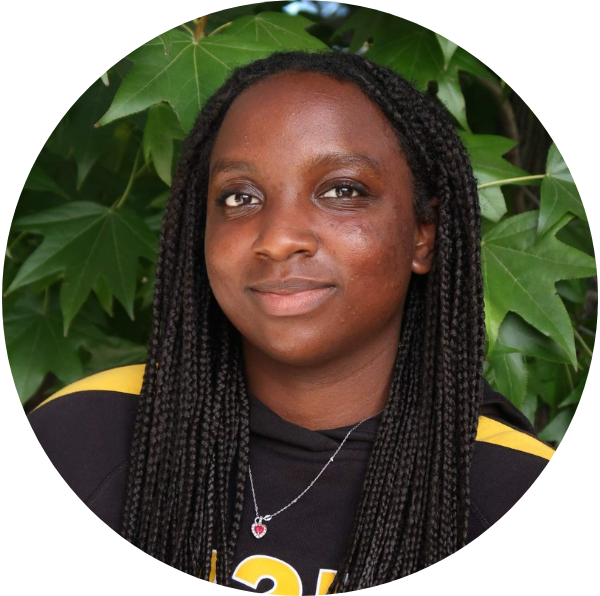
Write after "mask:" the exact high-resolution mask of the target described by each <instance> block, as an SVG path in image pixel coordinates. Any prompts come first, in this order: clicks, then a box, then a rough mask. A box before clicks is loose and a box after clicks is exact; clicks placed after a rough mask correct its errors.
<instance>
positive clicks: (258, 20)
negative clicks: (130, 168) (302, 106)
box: [98, 12, 326, 132]
mask: <svg viewBox="0 0 600 596" xmlns="http://www.w3.org/2000/svg"><path fill="white" fill-rule="evenodd" d="M310 24H311V21H309V20H308V19H305V18H304V17H300V16H291V15H286V14H281V13H270V12H266V13H261V14H259V15H256V16H247V17H242V18H241V19H238V20H237V21H235V22H234V23H233V24H232V25H230V26H229V27H227V28H226V29H225V30H224V31H223V32H222V33H219V34H217V35H214V36H209V37H204V38H201V39H199V40H198V41H194V40H193V39H192V38H191V37H190V36H189V35H188V34H187V33H183V32H181V31H179V30H172V31H171V32H169V35H170V47H169V54H165V46H164V44H163V41H162V40H161V39H160V38H158V37H157V38H155V39H153V40H152V41H150V42H148V43H147V44H144V45H143V46H141V47H140V48H138V49H137V50H135V51H134V52H133V53H132V54H131V55H130V59H131V60H133V62H134V65H133V66H132V68H131V69H130V71H129V72H128V73H127V76H126V77H125V79H124V81H123V83H122V84H121V86H120V87H119V90H118V91H117V94H116V95H115V98H114V101H113V103H112V105H111V106H110V108H109V110H108V111H107V112H106V114H104V116H103V117H102V118H101V119H100V121H99V122H98V124H101V125H102V124H107V123H108V122H112V121H113V120H116V119H117V118H122V117H123V116H127V115H128V114H133V113H135V112H140V111H142V110H145V109H146V108H149V107H150V106H151V105H154V104H157V103H159V102H161V101H167V102H168V103H169V104H170V105H171V107H172V108H173V110H174V111H175V113H176V114H177V117H178V119H179V122H180V124H181V127H182V128H183V130H184V131H186V132H189V130H190V129H191V128H192V125H193V123H194V120H195V118H196V116H197V114H198V112H199V110H200V108H201V107H202V105H203V104H204V102H205V101H206V99H207V98H208V97H210V96H211V95H212V94H213V93H214V92H215V91H216V90H217V89H218V88H219V87H220V86H221V85H222V84H223V82H224V81H225V79H226V78H227V77H228V76H229V75H230V73H231V71H232V69H233V68H235V67H236V66H241V65H243V64H247V63H248V62H252V61H253V60H256V59H257V58H263V57H265V56H268V55H269V54H271V53H272V52H274V51H276V50H291V49H305V50H316V49H325V48H326V46H325V44H323V43H322V42H321V41H319V40H318V39H317V38H315V37H313V36H312V35H310V34H308V33H307V32H306V31H305V30H304V29H305V28H306V27H307V26H308V25H310Z"/></svg>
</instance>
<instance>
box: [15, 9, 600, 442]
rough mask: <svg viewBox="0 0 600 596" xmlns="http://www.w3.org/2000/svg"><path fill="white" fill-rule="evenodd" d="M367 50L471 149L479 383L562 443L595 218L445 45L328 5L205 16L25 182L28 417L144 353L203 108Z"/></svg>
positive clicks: (579, 370) (490, 77) (591, 332)
mask: <svg viewBox="0 0 600 596" xmlns="http://www.w3.org/2000/svg"><path fill="white" fill-rule="evenodd" d="M326 47H330V48H335V49H338V50H343V51H350V52H359V53H361V54H364V55H366V56H367V57H369V58H370V59H372V60H374V61H376V62H380V63H382V64H385V65H387V66H389V67H391V68H393V69H395V70H397V71H398V72H400V73H402V74H403V75H405V76H407V77H408V78H410V79H411V80H413V81H414V82H415V83H416V84H417V85H418V86H419V87H420V88H422V89H424V90H427V91H428V92H429V93H431V94H432V95H434V96H436V97H437V98H438V99H439V101H441V102H443V103H444V104H445V105H446V107H447V108H448V110H449V111H450V113H451V114H452V115H453V117H454V119H455V121H456V126H457V128H458V129H459V130H460V132H461V134H462V135H463V139H464V140H465V143H466V144H467V147H468V149H469V151H470V154H471V158H472V161H473V165H474V168H475V173H476V176H477V178H478V180H479V184H480V199H481V205H482V214H483V216H484V241H483V246H482V258H483V267H484V279H485V292H486V326H487V331H488V342H487V349H486V364H485V375H486V377H487V378H488V380H489V381H490V383H491V384H492V385H493V386H494V387H496V388H497V389H498V390H500V391H501V392H502V393H504V394H505V395H506V396H507V397H509V398H510V399H511V400H512V401H513V403H515V404H516V405H517V406H518V407H519V408H520V409H521V410H522V411H523V412H524V413H525V414H526V415H527V416H528V418H529V419H530V420H531V421H532V422H533V423H534V426H535V428H536V430H537V431H538V432H539V433H540V435H541V437H542V438H544V439H545V440H547V441H549V442H553V443H554V444H557V443H558V442H559V441H560V440H561V439H562V436H563V435H564V432H565V431H566V429H567V427H568V424H569V422H570V420H571V418H572V416H573V414H574V412H575V409H576V406H577V404H578V402H579V399H580V397H581V392H582V390H583V384H584V382H585V379H586V376H587V371H588V369H589V366H590V360H591V354H592V347H593V342H594V338H595V328H596V312H597V283H596V278H595V275H596V270H595V262H594V259H593V245H592V240H591V235H590V231H589V227H588V225H587V221H586V216H585V211H584V209H583V205H582V203H581V198H580V197H579V194H578V192H577V189H576V187H575V184H574V182H573V179H572V177H571V175H570V173H569V171H568V168H567V166H566V164H565V163H564V161H563V160H562V158H561V156H560V153H559V152H558V150H557V148H556V147H555V146H554V145H552V141H551V139H550V138H549V136H548V134H547V133H546V131H545V130H544V128H543V127H542V125H541V124H540V123H539V121H538V120H537V119H536V118H535V115H534V114H533V113H532V112H531V111H530V110H529V108H528V107H527V106H526V105H525V104H524V103H523V102H522V101H521V99H520V98H519V97H518V95H517V94H516V93H515V92H514V91H513V90H512V89H510V88H509V87H508V86H507V85H506V84H505V83H504V82H503V81H502V80H501V79H500V78H499V77H498V76H496V75H495V74H494V73H493V72H491V71H490V70H489V69H488V68H487V67H486V66H485V65H483V64H482V63H481V62H479V61H478V60H477V59H476V58H474V57H473V56H471V55H470V54H468V53H467V52H466V51H464V50H463V49H462V48H459V47H457V46H456V45H455V44H453V43H452V42H451V41H449V40H446V39H444V38H442V37H441V36H439V35H436V34H435V33H433V32H431V31H429V30H427V29H423V28H422V27H420V26H418V25H415V24H413V23H411V22H407V21H404V20H402V19H399V18H397V17H393V16H391V15H388V14H385V13H381V12H378V11H373V10H370V9H364V8H360V7H355V6H352V5H347V4H340V3H334V2H293V3H289V2H267V3H261V4H253V5H248V6H241V7H236V8H233V9H230V10H225V11H222V12H219V13H215V14H211V15H208V16H204V17H201V18H199V19H196V20H194V21H192V22H189V23H185V24H183V25H182V26H181V27H178V28H176V29H174V30H172V31H169V32H166V33H165V34H164V35H161V36H159V37H158V38H156V39H155V40H151V41H150V42H148V43H147V44H145V45H144V46H142V47H140V48H138V49H137V50H136V51H134V52H133V53H132V54H131V55H130V56H128V57H127V58H126V59H124V60H122V61H121V62H120V63H118V64H116V65H115V66H114V67H113V68H111V69H110V70H109V71H108V72H107V73H105V74H104V75H103V76H102V77H101V79H99V80H98V81H97V82H96V83H95V84H94V85H92V86H91V87H90V88H89V89H88V90H87V91H86V92H85V93H84V95H82V97H81V98H80V99H79V100H78V101H77V102H76V103H75V104H74V105H73V106H72V108H71V109H70V110H69V112H68V113H67V114H66V115H65V117H64V118H63V119H62V120H61V122H60V123H59V124H58V126H57V127H56V129H55V130H54V132H53V133H52V135H51V137H50V138H49V139H48V142H47V143H46V145H45V146H44V148H43V149H42V151H41V153H40V155H39V157H38V159H37V160H36V162H35V164H34V166H33V168H32V170H31V173H30V175H29V177H28V179H27V182H26V184H25V188H24V190H23V193H22V195H21V198H20V200H19V204H18V206H17V209H16V212H15V219H14V221H13V225H12V228H11V234H10V236H9V241H8V246H7V251H6V260H5V267H4V276H3V292H4V299H3V315H4V327H5V337H6V344H7V349H8V354H9V360H10V364H11V369H12V372H13V376H14V379H15V383H16V386H17V390H18V393H19V395H20V397H21V400H22V401H23V403H24V405H25V408H26V410H29V409H31V408H32V407H34V406H35V405H36V404H38V403H39V402H40V401H41V400H43V399H44V398H45V397H46V396H48V395H49V394H51V393H52V392H53V391H55V390H56V389H58V388H60V387H61V386H63V385H64V384H67V383H70V382H72V381H74V380H77V379H79V378H81V377H83V376H85V375H87V374H91V373H93V372H97V371H99V370H104V369H106V368H109V367H112V366H119V365H124V364H129V363H133V362H140V361H142V360H143V358H144V354H145V347H144V344H145V341H146V336H147V333H148V330H149V325H150V317H151V309H150V305H151V298H152V287H153V278H152V273H153V264H154V261H155V257H156V247H157V243H158V231H159V229H160V222H161V218H162V213H163V209H164V206H165V203H166V200H167V197H168V191H169V185H170V183H171V176H172V172H173V166H174V163H176V160H177V157H178V154H179V152H180V149H181V140H182V139H183V137H184V136H185V133H186V132H187V131H188V130H189V129H190V127H191V125H192V123H193V118H194V116H195V114H196V113H197V111H198V109H199V107H201V105H202V103H203V101H204V100H205V99H206V97H208V96H209V95H210V94H211V93H212V92H213V91H215V90H216V89H217V88H218V86H219V85H220V84H221V83H222V82H223V81H224V79H225V78H226V76H227V74H228V72H229V71H230V69H231V68H232V67H234V66H236V65H238V64H243V63H245V62H248V61H250V60H253V59H256V58H259V57H262V56H266V55H268V54H269V53H271V52H273V51H276V50H278V49H320V48H326Z"/></svg>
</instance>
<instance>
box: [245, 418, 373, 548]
mask: <svg viewBox="0 0 600 596" xmlns="http://www.w3.org/2000/svg"><path fill="white" fill-rule="evenodd" d="M381 412H383V410H381V411H379V412H377V414H373V415H372V416H368V417H367V418H363V419H362V420H361V421H360V422H358V423H357V424H355V425H354V426H353V427H352V428H351V429H350V430H349V431H348V432H347V433H346V436H345V437H344V440H343V441H342V442H341V443H340V445H339V447H338V448H337V449H336V450H335V453H334V454H333V455H332V456H331V457H330V458H329V459H328V460H327V463H326V464H325V465H324V466H323V468H322V469H321V471H320V472H319V473H318V474H317V475H316V476H315V477H314V478H313V481H312V482H311V483H310V484H309V485H308V486H307V487H306V488H305V489H304V490H303V491H302V492H301V493H300V494H299V495H298V496H297V497H296V498H295V499H293V500H292V501H290V502H289V503H288V504H287V505H286V506H285V507H282V508H281V509H280V510H279V511H276V512H275V513H270V514H268V515H260V514H259V513H258V504H257V502H256V492H255V491H254V480H253V479H252V468H251V467H250V464H248V474H249V475H250V488H252V499H253V500H254V511H255V512H256V517H255V518H254V523H253V524H252V528H251V530H252V534H253V535H254V537H255V538H263V537H264V536H265V535H266V533H267V526H266V524H265V522H269V521H271V520H272V519H273V518H274V517H275V516H276V515H279V514H280V513H283V512H284V511H285V510H286V509H287V508H288V507H291V506H292V505H293V504H294V503H296V502H297V501H299V500H300V499H301V498H302V497H303V496H304V495H305V494H306V493H307V492H308V491H309V490H310V489H311V488H312V487H313V485H314V484H315V482H316V481H317V480H318V479H319V478H320V476H321V474H322V473H323V472H324V471H325V470H326V469H327V466H329V464H330V463H331V462H333V460H334V458H335V456H336V455H337V454H338V453H339V452H340V449H341V448H342V447H343V446H344V443H345V442H346V441H347V439H348V437H349V436H350V435H351V434H352V432H353V431H355V430H356V429H357V428H358V427H359V426H360V425H361V424H362V423H363V422H366V421H367V420H369V419H370V418H374V417H375V416H378V415H379V414H381Z"/></svg>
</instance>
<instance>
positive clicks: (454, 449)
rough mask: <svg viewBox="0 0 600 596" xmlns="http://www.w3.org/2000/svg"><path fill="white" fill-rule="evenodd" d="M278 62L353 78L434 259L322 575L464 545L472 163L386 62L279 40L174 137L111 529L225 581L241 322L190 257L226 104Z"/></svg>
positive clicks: (430, 557)
mask: <svg viewBox="0 0 600 596" xmlns="http://www.w3.org/2000/svg"><path fill="white" fill-rule="evenodd" d="M284 71H297V72H315V73H321V74H324V75H327V76H330V77H333V78H335V79H337V80H341V81H349V82H351V83H353V84H355V85H357V86H358V87H359V88H360V89H361V90H362V92H363V93H364V94H365V95H366V96H367V97H368V98H369V99H370V100H371V101H373V102H374V104H375V105H377V106H378V107H379V109H380V110H381V112H382V113H383V114H384V115H385V116H386V118H387V120H388V121H389V123H390V125H391V127H392V128H393V129H394V130H395V132H396V135H397V138H398V142H399V146H400V149H401V152H402V154H403V155H404V157H405V159H406V161H407V163H408V165H409V168H410V170H411V173H412V178H413V197H414V198H413V202H414V209H415V212H416V215H417V217H418V218H420V220H421V221H424V220H430V219H431V218H432V217H434V214H433V213H432V210H431V206H430V199H432V198H435V199H436V201H437V218H438V231H437V236H436V247H435V257H434V263H433V267H432V269H431V271H430V272H429V273H428V274H427V275H423V276H421V275H414V274H413V276H412V279H411V281H410V285H409V289H408V294H407V298H406V301H405V306H404V314H403V319H402V329H401V337H400V342H399V347H398V352H397V357H396V360H395V363H394V370H393V375H392V382H391V386H390V389H389V396H388V400H387V405H386V407H385V410H384V412H383V415H382V419H381V422H380V424H379V428H378V431H377V436H376V439H375V443H374V446H373V451H372V454H371V457H370V460H369V465H368V469H367V473H366V477H365V480H364V486H363V490H362V496H361V499H360V503H359V507H358V511H357V514H356V517H355V521H354V527H353V530H352V535H351V537H350V540H349V548H348V550H347V552H346V555H345V558H344V560H343V561H341V562H340V565H339V568H338V572H337V574H336V576H335V578H334V580H333V583H332V584H331V587H330V593H331V592H345V591H350V590H357V589H361V588H366V587H369V586H374V585H378V584H382V583H385V582H389V581H392V580H394V579H397V578H400V577H403V576H406V575H408V574H410V573H414V572H415V571H418V570H420V569H423V568H424V567H427V566H428V565H431V564H433V563H435V562H436V561H439V560H440V559H442V558H444V557H446V556H448V555H450V554H452V553H454V552H455V551H456V550H458V549H460V548H461V547H462V546H463V545H464V544H465V542H466V538H467V522H468V515H469V470H470V464H471V459H472V453H473V446H474V441H475V434H476V427H477V419H478V408H479V403H480V399H481V395H482V364H483V353H484V349H483V348H484V314H483V313H484V311H483V286H482V277H481V268H480V256H479V253H480V212H479V202H478V195H477V188H476V182H475V179H474V177H473V171H472V167H471V165H470V162H469V158H468V155H467V152H466V151H465V149H464V147H463V145H462V143H461V141H460V139H459V136H458V135H457V133H456V131H455V129H454V126H453V124H452V122H451V120H450V119H449V117H448V116H447V115H446V113H445V111H444V109H443V108H442V107H441V106H439V105H438V104H437V103H436V102H435V101H434V100H433V99H431V98H430V97H429V96H427V95H426V94H423V93H421V92H420V91H418V90H416V89H415V88H414V87H413V86H412V85H411V84H410V83H409V82H408V81H406V80H405V79H404V78H403V77H401V76H400V75H398V74H397V73H395V72H393V71H391V70H389V69H387V68H385V67H383V66H380V65H377V64H374V63H372V62H371V61H369V60H367V59H365V58H363V57H361V56H358V55H354V54H348V53H342V52H332V51H326V52H311V53H308V52H279V53H275V54H272V55H271V56H269V57H268V58H265V59H262V60H258V61H255V62H252V63H250V64H248V65H246V66H243V67H240V68H237V69H236V70H234V71H233V73H232V74H231V76H230V77H229V79H228V80H227V81H226V82H225V84H224V85H223V86H222V87H221V88H220V89H219V90H218V91H217V92H216V93H215V94H214V95H213V96H212V97H211V98H210V99H209V100H208V101H207V102H206V104H205V106H204V108H203V109H202V110H201V112H200V114H199V115H198V118H197V120H196V122H195V125H194V127H193V129H192V131H191V133H190V134H189V136H188V138H187V139H186V142H185V145H184V150H183V154H182V157H181V159H180V162H179V165H178V168H177V173H176V176H175V179H174V182H173V186H172V190H171V196H170V200H169V203H168V206H167V209H166V213H165V217H164V222H163V227H162V232H161V237H160V248H159V253H158V262H157V266H156V286H155V290H154V301H153V325H152V331H151V335H150V338H149V341H148V357H147V362H146V369H145V374H144V379H143V386H142V391H141V396H140V402H139V409H138V414H137V419H136V425H135V432H134V439H133V443H132V448H131V458H130V464H129V480H128V487H127V497H126V504H125V513H124V521H123V528H122V534H123V536H124V537H125V538H126V539H127V540H129V541H130V542H132V543H133V544H135V545H136V546H138V547H139V548H141V549H143V550H144V551H146V552H147V553H149V554H150V555H152V556H154V557H156V558H157V559H159V560H161V561H164V562H165V563H168V564H169V565H172V566H174V567H176V568H178V569H180V570H182V571H184V572H187V573H190V574H192V575H194V576H199V577H201V578H204V579H208V578H209V574H210V570H211V560H212V556H213V551H217V553H218V555H217V561H216V581H217V583H219V584H223V585H231V575H232V573H233V557H234V551H235V546H236V542H237V539H238V535H239V532H240V522H241V517H242V506H243V502H244V491H245V486H246V481H247V474H248V461H249V435H250V431H249V401H248V392H247V388H246V383H245V378H244V372H243V356H242V352H241V341H240V335H239V333H238V332H237V330H236V329H234V327H233V325H232V324H231V323H230V322H229V320H228V319H227V318H226V316H225V315H224V314H223V312H222V310H221V309H220V307H219V305H218V304H217V302H216V300H215V298H214V296H213V293H212V291H211V288H210V285H209V282H208V276H207V272H206V264H205V258H204V246H203V230H204V225H205V218H206V208H207V207H206V200H207V198H206V195H207V188H208V164H209V159H210V155H211V151H212V147H213V144H214V141H215V138H216V135H217V133H218V131H219V127H220V126H221V123H222V122H223V119H224V117H225V114H226V112H227V110H228V108H229V107H230V106H231V104H232V102H233V101H234V100H235V98H236V97H237V96H238V95H239V94H240V93H241V92H242V91H243V90H245V89H247V88H248V87H249V86H250V85H252V84H254V83H255V82H257V81H260V80H261V79H265V78H266V77H269V76H271V75H273V74H275V73H279V72H284Z"/></svg>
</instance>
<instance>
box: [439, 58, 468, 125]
mask: <svg viewBox="0 0 600 596" xmlns="http://www.w3.org/2000/svg"><path fill="white" fill-rule="evenodd" d="M458 77H459V74H458V71H455V70H446V71H444V72H443V73H442V74H441V75H440V77H439V79H438V92H437V96H438V98H439V99H440V101H441V102H442V103H443V104H444V105H445V106H446V108H448V111H449V112H450V113H451V114H452V115H453V116H454V117H455V118H456V120H457V121H458V123H459V124H460V125H461V126H462V127H463V128H464V129H465V130H469V124H468V122H467V108H466V105H465V97H464V95H463V92H462V89H461V88H460V82H459V79H458Z"/></svg>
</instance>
